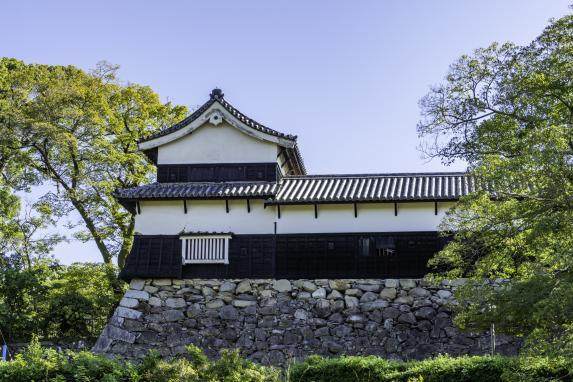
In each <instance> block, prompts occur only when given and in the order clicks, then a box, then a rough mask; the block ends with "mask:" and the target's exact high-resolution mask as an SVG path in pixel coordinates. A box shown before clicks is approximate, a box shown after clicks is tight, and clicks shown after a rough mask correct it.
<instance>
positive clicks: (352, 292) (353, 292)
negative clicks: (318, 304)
mask: <svg viewBox="0 0 573 382" xmlns="http://www.w3.org/2000/svg"><path fill="white" fill-rule="evenodd" d="M344 294H345V295H346V296H358V297H360V296H362V291H361V290H360V289H356V288H351V289H347V290H346V291H344Z"/></svg>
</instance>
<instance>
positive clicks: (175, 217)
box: [135, 200, 453, 235]
mask: <svg viewBox="0 0 573 382" xmlns="http://www.w3.org/2000/svg"><path fill="white" fill-rule="evenodd" d="M250 204H251V212H250V213H249V212H247V202H246V200H229V213H227V212H226V209H225V201H224V200H213V201H206V200H202V201H198V200H195V201H187V211H188V212H187V214H185V213H184V209H183V201H181V200H179V201H142V202H140V207H141V214H140V215H137V216H136V219H135V231H136V232H137V233H140V234H143V235H160V234H162V235H175V234H178V233H179V232H181V231H183V230H185V231H207V232H233V233H234V234H272V233H274V223H275V222H276V223H277V233H278V234H286V233H343V232H415V231H436V230H437V229H438V225H439V224H440V222H441V220H442V218H443V217H444V214H445V212H446V210H447V209H448V208H449V207H450V206H452V205H453V203H451V202H442V203H438V215H435V214H434V203H433V202H419V203H398V216H394V204H392V203H372V204H358V217H357V218H355V217H354V207H353V205H352V204H326V205H319V206H318V218H317V219H315V217H314V206H312V205H288V206H284V205H283V206H281V218H280V219H278V216H277V209H276V206H267V208H266V209H265V208H264V206H263V202H262V200H251V202H250Z"/></svg>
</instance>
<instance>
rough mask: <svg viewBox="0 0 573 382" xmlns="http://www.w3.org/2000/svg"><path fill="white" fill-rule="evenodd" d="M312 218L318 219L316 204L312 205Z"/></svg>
mask: <svg viewBox="0 0 573 382" xmlns="http://www.w3.org/2000/svg"><path fill="white" fill-rule="evenodd" d="M314 218H315V219H318V204H315V205H314Z"/></svg>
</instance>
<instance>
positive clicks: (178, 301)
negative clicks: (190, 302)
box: [165, 298, 187, 308]
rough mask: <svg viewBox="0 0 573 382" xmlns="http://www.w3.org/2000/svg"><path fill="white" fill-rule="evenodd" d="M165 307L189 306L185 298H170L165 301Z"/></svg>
mask: <svg viewBox="0 0 573 382" xmlns="http://www.w3.org/2000/svg"><path fill="white" fill-rule="evenodd" d="M165 306H167V307H168V308H183V307H186V306H187V303H186V302H185V300H184V299H183V298H168V299H167V300H165Z"/></svg>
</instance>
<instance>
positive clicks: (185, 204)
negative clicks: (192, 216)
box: [183, 199, 187, 213]
mask: <svg viewBox="0 0 573 382" xmlns="http://www.w3.org/2000/svg"><path fill="white" fill-rule="evenodd" d="M183 211H184V212H185V213H187V200H185V199H183Z"/></svg>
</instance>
